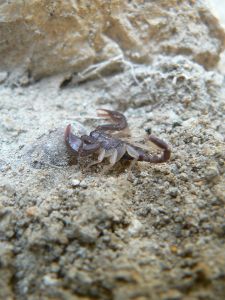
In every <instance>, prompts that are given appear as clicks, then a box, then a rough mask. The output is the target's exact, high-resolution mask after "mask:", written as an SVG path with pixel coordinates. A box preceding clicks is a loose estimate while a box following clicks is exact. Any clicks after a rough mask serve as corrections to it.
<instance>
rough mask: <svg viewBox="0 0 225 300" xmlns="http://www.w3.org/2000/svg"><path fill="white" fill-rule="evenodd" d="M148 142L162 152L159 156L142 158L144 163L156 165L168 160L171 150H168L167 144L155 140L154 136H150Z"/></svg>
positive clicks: (157, 139)
mask: <svg viewBox="0 0 225 300" xmlns="http://www.w3.org/2000/svg"><path fill="white" fill-rule="evenodd" d="M149 140H150V141H151V142H152V143H153V144H155V145H156V146H157V147H159V148H160V149H162V150H163V152H162V154H161V155H148V156H146V157H144V159H143V160H144V161H147V162H151V163H155V164H158V163H164V162H166V161H167V160H169V159H170V156H171V149H170V147H169V145H167V143H165V142H164V141H163V140H161V139H159V138H157V137H156V136H154V135H150V136H149Z"/></svg>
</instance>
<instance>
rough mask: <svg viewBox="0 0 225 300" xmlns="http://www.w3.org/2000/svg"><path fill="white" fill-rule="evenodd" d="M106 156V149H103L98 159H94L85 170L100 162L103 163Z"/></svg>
mask: <svg viewBox="0 0 225 300" xmlns="http://www.w3.org/2000/svg"><path fill="white" fill-rule="evenodd" d="M104 158H105V149H103V148H102V149H101V150H100V152H99V155H98V159H97V160H95V161H93V162H92V163H90V164H88V165H87V167H86V168H84V171H86V170H87V169H89V168H90V167H92V166H94V165H97V164H99V163H101V162H102V161H103V159H104Z"/></svg>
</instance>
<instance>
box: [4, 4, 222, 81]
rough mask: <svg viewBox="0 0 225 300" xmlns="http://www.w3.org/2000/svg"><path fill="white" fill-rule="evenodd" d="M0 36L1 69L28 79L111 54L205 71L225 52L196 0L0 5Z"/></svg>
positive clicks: (82, 65)
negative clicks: (176, 59) (174, 60)
mask: <svg viewBox="0 0 225 300" xmlns="http://www.w3.org/2000/svg"><path fill="white" fill-rule="evenodd" d="M0 36H1V44H0V66H1V69H3V70H4V71H10V70H14V77H18V76H19V75H21V74H26V76H27V77H29V78H30V77H31V78H35V79H38V78H41V77H43V76H47V75H52V74H56V73H61V72H67V71H69V72H70V71H71V72H79V71H82V70H84V69H85V68H86V67H88V66H90V65H92V64H94V63H98V62H103V61H110V60H111V59H112V58H115V57H117V56H122V57H124V58H125V59H127V60H130V61H132V62H138V63H148V62H149V61H151V59H152V58H153V57H154V56H155V55H157V54H159V53H160V54H166V55H176V54H182V55H187V56H189V57H190V58H193V59H194V60H195V61H196V62H198V63H200V64H202V65H203V66H204V67H206V68H211V67H213V66H215V65H216V64H217V62H218V60H219V55H220V53H221V51H222V49H223V47H224V31H223V30H222V29H221V27H220V25H219V24H218V21H217V19H216V18H215V17H214V16H213V15H212V14H211V13H210V11H209V10H208V9H207V7H206V6H205V1H204V2H203V1H200V0H198V1H194V0H191V1H175V0H168V1H165V0H160V1H137V0H135V1H119V0H112V1H110V2H109V1H106V0H95V1H87V0H85V1H66V0H64V1H47V0H29V1H28V0H25V1H18V0H13V1H0ZM119 67H120V65H119V64H118V62H117V61H116V62H112V63H111V64H110V66H109V70H110V72H111V71H115V70H118V68H119ZM15 69H16V70H17V72H15ZM25 83H26V82H25Z"/></svg>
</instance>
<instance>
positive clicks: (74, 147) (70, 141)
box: [64, 124, 83, 154]
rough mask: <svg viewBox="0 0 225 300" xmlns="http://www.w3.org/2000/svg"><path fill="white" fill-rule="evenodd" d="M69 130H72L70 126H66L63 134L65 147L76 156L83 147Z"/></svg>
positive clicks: (80, 141)
mask: <svg viewBox="0 0 225 300" xmlns="http://www.w3.org/2000/svg"><path fill="white" fill-rule="evenodd" d="M71 128H72V126H71V124H69V125H67V127H66V130H65V134H64V137H65V142H66V145H67V147H68V148H69V149H70V150H71V151H73V152H75V153H76V154H78V152H79V150H80V149H81V147H82V145H83V142H82V140H81V139H80V138H79V137H78V136H76V135H74V134H73V133H72V132H71Z"/></svg>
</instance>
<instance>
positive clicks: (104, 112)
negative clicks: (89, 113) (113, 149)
mask: <svg viewBox="0 0 225 300" xmlns="http://www.w3.org/2000/svg"><path fill="white" fill-rule="evenodd" d="M97 114H98V116H99V117H104V118H107V119H108V118H109V119H112V120H113V121H114V122H115V124H105V125H100V126H98V127H97V128H96V130H101V131H106V130H110V131H117V130H123V129H125V128H126V127H127V120H126V118H125V116H124V115H123V114H121V113H119V112H117V111H112V110H108V109H102V108H100V109H97Z"/></svg>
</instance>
